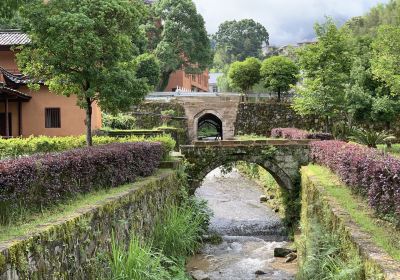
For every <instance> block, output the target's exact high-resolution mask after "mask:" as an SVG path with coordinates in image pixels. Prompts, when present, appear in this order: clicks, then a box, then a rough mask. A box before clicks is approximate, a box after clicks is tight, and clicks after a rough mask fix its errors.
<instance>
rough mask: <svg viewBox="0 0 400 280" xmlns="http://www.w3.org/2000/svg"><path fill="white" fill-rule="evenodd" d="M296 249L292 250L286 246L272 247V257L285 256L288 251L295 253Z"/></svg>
mask: <svg viewBox="0 0 400 280" xmlns="http://www.w3.org/2000/svg"><path fill="white" fill-rule="evenodd" d="M296 252H297V250H292V249H288V248H275V249H274V257H275V258H285V257H287V255H289V254H290V253H296Z"/></svg>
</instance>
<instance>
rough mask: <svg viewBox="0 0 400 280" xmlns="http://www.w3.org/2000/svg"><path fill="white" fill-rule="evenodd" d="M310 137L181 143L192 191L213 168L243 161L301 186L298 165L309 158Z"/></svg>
mask: <svg viewBox="0 0 400 280" xmlns="http://www.w3.org/2000/svg"><path fill="white" fill-rule="evenodd" d="M310 142H311V141H310V140H259V141H216V142H205V141H195V142H193V145H188V146H182V147H181V152H182V154H183V155H184V156H185V158H186V160H187V162H188V163H189V165H188V168H187V173H188V176H189V183H190V187H191V192H194V191H195V190H196V189H197V188H198V187H200V186H201V183H202V181H203V179H204V178H205V177H206V175H207V174H208V173H210V172H211V171H212V170H214V169H216V168H218V167H220V166H223V165H226V164H228V163H232V162H237V161H244V162H248V163H255V164H258V165H260V166H261V167H263V168H264V169H266V170H267V171H268V172H269V173H270V174H271V175H272V176H273V177H274V179H275V180H276V182H277V183H278V184H279V186H280V187H282V188H285V189H286V190H289V191H296V190H297V189H298V188H300V168H301V167H302V166H304V165H307V164H308V163H309V162H310V155H309V154H310V149H309V143H310Z"/></svg>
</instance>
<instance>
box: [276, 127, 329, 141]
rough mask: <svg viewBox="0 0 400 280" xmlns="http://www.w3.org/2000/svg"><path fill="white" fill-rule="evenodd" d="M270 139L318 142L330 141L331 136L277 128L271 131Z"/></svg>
mask: <svg viewBox="0 0 400 280" xmlns="http://www.w3.org/2000/svg"><path fill="white" fill-rule="evenodd" d="M271 137H272V138H284V139H319V140H332V139H333V136H332V134H330V133H323V132H308V131H306V130H301V129H298V128H292V127H286V128H282V127H278V128H274V129H272V130H271Z"/></svg>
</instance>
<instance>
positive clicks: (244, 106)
mask: <svg viewBox="0 0 400 280" xmlns="http://www.w3.org/2000/svg"><path fill="white" fill-rule="evenodd" d="M356 125H357V126H361V127H366V128H367V127H368V126H370V125H371V123H361V124H356ZM372 125H374V127H375V129H376V130H387V128H386V126H385V124H381V123H373V124H372ZM277 127H295V128H299V129H305V130H314V131H324V129H325V127H324V121H323V119H322V118H318V117H312V116H310V117H302V116H300V115H298V114H296V112H295V111H294V110H293V109H292V108H291V104H290V103H276V102H275V103H273V102H272V103H240V104H239V109H238V113H237V118H236V123H235V135H243V134H257V135H266V136H270V133H271V130H272V129H273V128H277ZM390 127H391V130H392V131H393V133H394V134H395V136H396V137H397V139H398V140H397V141H400V140H399V139H400V118H399V119H398V120H397V121H395V122H394V123H392V124H391V126H390Z"/></svg>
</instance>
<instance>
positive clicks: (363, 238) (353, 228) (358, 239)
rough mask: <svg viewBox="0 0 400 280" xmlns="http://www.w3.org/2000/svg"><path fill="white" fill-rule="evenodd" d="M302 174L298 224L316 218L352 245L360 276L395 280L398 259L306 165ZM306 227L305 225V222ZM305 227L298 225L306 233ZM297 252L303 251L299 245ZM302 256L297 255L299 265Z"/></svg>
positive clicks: (399, 270)
mask: <svg viewBox="0 0 400 280" xmlns="http://www.w3.org/2000/svg"><path fill="white" fill-rule="evenodd" d="M301 175H302V214H301V224H302V225H307V224H308V222H309V220H312V219H314V218H316V220H317V222H318V223H320V224H321V225H322V226H323V227H325V228H326V229H327V230H328V231H330V232H333V233H335V235H337V236H338V238H339V239H340V240H341V242H345V243H346V244H347V245H348V246H351V247H352V248H355V250H356V251H357V252H359V255H360V257H361V259H362V262H363V273H364V277H363V278H362V279H371V280H372V279H373V280H378V279H379V280H381V279H385V280H398V279H400V262H399V261H396V260H394V259H393V258H392V257H391V256H389V254H388V253H386V252H385V251H384V250H383V249H381V248H380V247H378V246H377V245H376V244H375V243H374V242H373V238H372V236H371V235H370V234H369V233H367V232H365V231H364V230H363V229H362V228H360V227H359V226H358V225H357V224H356V223H355V222H354V221H353V220H352V218H351V216H350V214H349V213H347V212H346V210H345V209H344V208H343V207H341V205H340V204H339V203H338V202H337V201H336V200H335V199H334V198H332V197H331V196H329V194H328V193H327V192H326V191H325V190H324V187H323V185H324V184H323V183H322V182H321V180H320V178H319V177H318V176H316V175H315V174H314V173H313V172H312V171H311V170H310V168H309V167H303V168H302V170H301ZM306 227H307V226H306ZM308 230H309V229H308V228H302V234H306V236H305V238H307V231H308ZM299 250H300V251H299V255H300V256H301V255H305V253H304V252H302V248H301V247H300V248H299ZM301 263H302V260H301V259H300V265H301Z"/></svg>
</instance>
